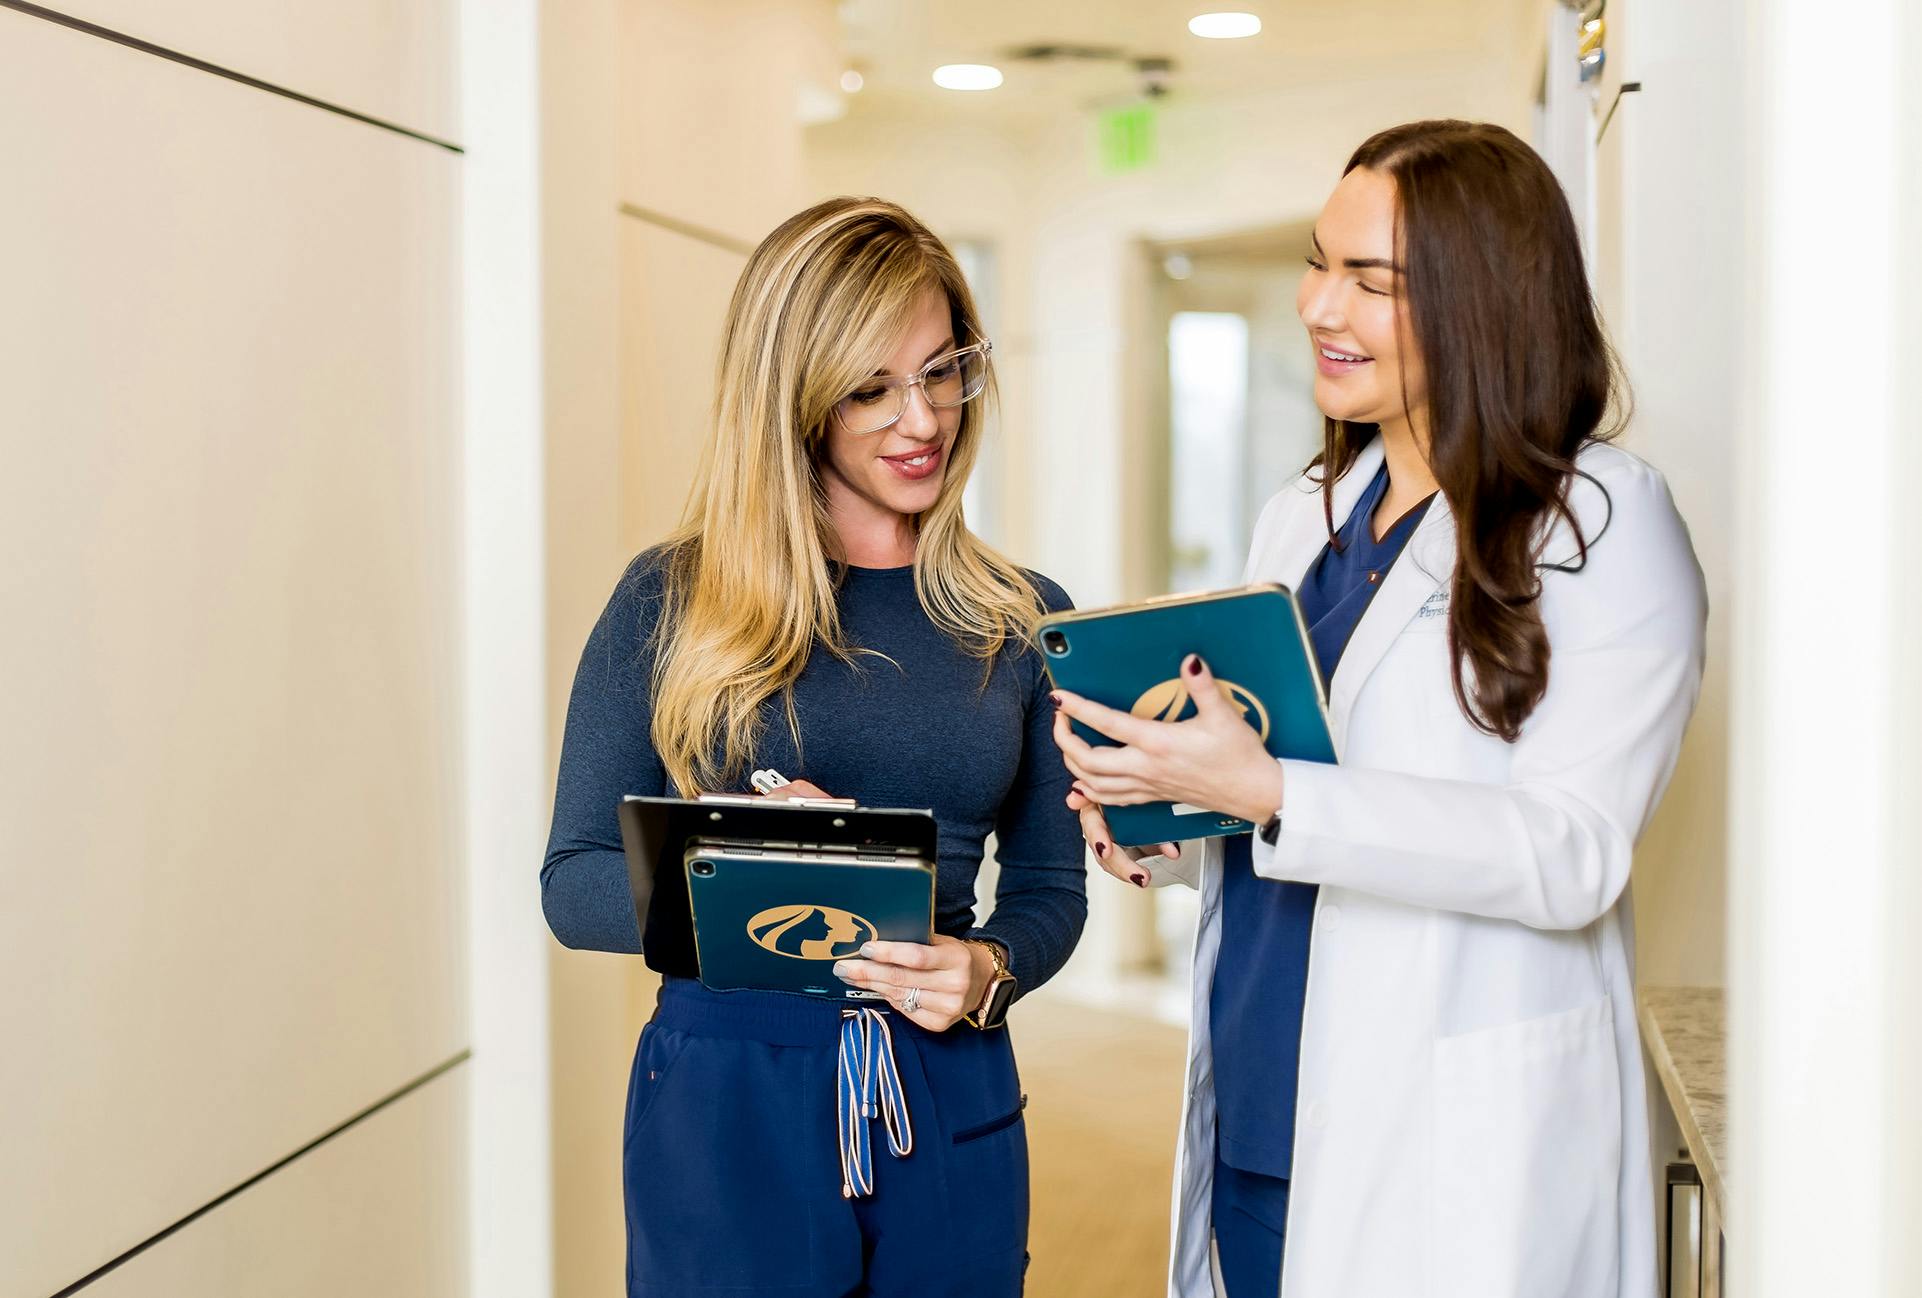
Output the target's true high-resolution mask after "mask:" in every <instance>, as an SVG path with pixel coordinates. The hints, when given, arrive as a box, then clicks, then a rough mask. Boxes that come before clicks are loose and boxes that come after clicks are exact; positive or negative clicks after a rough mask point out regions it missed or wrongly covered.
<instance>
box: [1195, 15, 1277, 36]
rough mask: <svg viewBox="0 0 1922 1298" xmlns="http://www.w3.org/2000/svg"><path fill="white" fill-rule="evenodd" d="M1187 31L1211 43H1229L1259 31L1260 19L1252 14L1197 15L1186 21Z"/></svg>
mask: <svg viewBox="0 0 1922 1298" xmlns="http://www.w3.org/2000/svg"><path fill="white" fill-rule="evenodd" d="M1188 30H1189V31H1191V32H1193V33H1194V34H1195V35H1197V36H1206V37H1207V38H1208V39H1209V40H1213V41H1231V40H1235V39H1237V38H1239V37H1242V36H1253V35H1255V34H1257V33H1258V32H1260V31H1261V19H1259V18H1257V17H1255V15H1253V14H1242V13H1220V14H1197V15H1196V16H1195V17H1193V18H1190V19H1189V20H1188Z"/></svg>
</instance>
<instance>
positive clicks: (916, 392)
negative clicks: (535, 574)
mask: <svg viewBox="0 0 1922 1298" xmlns="http://www.w3.org/2000/svg"><path fill="white" fill-rule="evenodd" d="M989 354H990V348H989V343H988V340H987V339H986V338H985V337H984V336H983V335H982V332H981V327H980V323H979V320H978V319H977V317H976V314H975V308H974V304H973V301H972V299H971V297H970V295H969V292H968V288H967V285H966V283H965V282H964V281H963V279H962V277H961V272H960V268H959V267H958V266H957V265H956V263H955V260H954V258H953V256H952V255H951V254H950V253H949V251H948V249H947V248H946V247H944V246H943V245H942V243H941V242H940V240H938V239H937V238H935V237H934V235H932V234H931V233H929V232H928V230H927V229H926V228H925V227H923V226H922V225H921V224H920V223H919V222H918V221H916V220H915V219H914V218H913V217H912V216H910V215H909V214H908V213H907V212H905V211H903V210H902V209H901V208H899V207H897V206H895V205H894V204H892V203H885V202H881V201H878V200H874V199H860V200H856V199H836V200H833V201H831V202H827V203H823V204H821V205H820V206H818V207H814V208H810V209H809V210H808V211H805V212H802V213H801V214H800V215H798V216H796V217H794V218H792V219H791V220H789V221H788V222H787V223H786V224H784V225H782V226H781V227H780V228H779V229H777V230H776V231H775V232H774V233H773V234H771V235H769V236H768V238H767V240H766V241H765V242H764V243H762V245H761V246H760V247H759V248H758V249H756V250H755V252H754V254H753V256H752V257H750V258H749V261H748V265H747V269H746V270H745V271H744V272H743V274H742V276H741V281H740V284H739V285H738V287H737V288H736V289H735V293H734V300H733V304H732V306H731V307H730V309H729V313H728V321H727V327H726V332H725V339H724V343H723V348H722V358H721V372H720V392H719V396H718V399H717V401H716V404H715V415H714V426H713V430H712V436H711V438H710V440H709V443H708V447H707V454H706V456H705V458H704V462H703V466H702V469H701V472H700V476H699V479H698V481H697V483H696V486H695V489H694V492H693V494H692V496H691V498H690V500H689V504H688V509H687V515H686V519H685V521H684V523H683V524H682V526H681V528H680V530H679V531H678V532H676V533H675V534H674V536H673V537H671V538H670V539H669V540H668V541H667V542H666V543H665V544H663V545H662V546H660V547H658V548H656V549H653V550H649V551H647V552H646V553H644V554H642V555H641V556H640V557H639V558H638V559H636V560H635V562H634V564H633V565H632V566H631V567H630V568H629V570H628V573H627V575H626V577H625V578H624V579H623V580H622V582H621V583H620V586H619V588H618V589H617V590H616V591H615V594H614V597H613V600H612V602H611V603H610V604H609V605H608V607H607V611H606V612H605V613H604V614H603V615H602V617H601V620H600V622H599V624H598V625H597V626H596V627H595V628H594V631H593V634H592V636H591V637H590V638H589V640H588V643H587V648H586V650H585V652H584V653H583V654H582V656H581V663H580V667H579V670H578V672H577V673H576V675H575V679H574V693H573V699H572V703H571V705H570V707H569V709H568V719H567V734H566V741H565V746H564V748H563V751H562V755H561V769H560V785H559V791H558V793H557V795H556V799H555V809H554V829H553V836H552V839H551V841H550V843H549V847H548V853H547V862H546V866H545V868H544V869H543V870H542V872H541V891H542V901H543V906H544V908H545V910H546V914H547V919H548V923H549V924H550V925H551V927H552V928H553V930H554V933H555V935H556V936H557V937H558V938H560V940H561V941H562V942H564V943H566V944H567V945H568V946H571V947H582V948H589V949H595V950H603V951H627V952H633V951H638V950H640V934H639V933H638V932H637V931H636V924H635V918H634V912H633V907H632V905H631V904H630V901H629V897H628V883H627V873H626V867H625V865H624V863H623V860H622V856H621V844H620V834H619V830H618V828H617V825H616V821H615V806H616V804H617V803H618V802H619V800H620V798H621V797H622V795H624V794H662V793H668V792H675V791H678V792H679V793H681V794H684V795H691V794H693V793H695V792H696V791H739V790H741V789H742V788H743V787H744V786H745V784H746V777H747V776H748V774H749V773H750V772H751V771H753V770H756V769H759V768H773V769H775V770H778V771H781V772H785V773H786V774H787V775H789V776H792V777H794V785H793V786H792V787H793V788H794V789H796V790H798V791H801V792H807V793H815V792H819V791H825V792H827V793H831V794H833V795H836V796H842V797H852V798H856V799H858V800H859V801H860V802H862V803H863V804H866V805H870V806H884V807H885V806H910V807H932V808H933V809H934V813H935V816H936V819H937V820H938V822H939V826H940V863H939V872H938V879H937V884H936V890H937V896H936V924H935V927H936V930H937V935H936V936H935V938H934V940H933V942H932V944H930V945H926V946H923V945H920V944H917V943H871V944H869V945H868V946H867V947H865V948H863V949H862V953H861V954H862V956H863V957H865V958H857V959H850V960H845V961H843V962H841V963H840V964H837V965H836V966H835V971H836V973H837V974H839V975H840V976H841V977H842V978H843V979H845V980H846V981H847V982H849V983H850V984H853V985H856V986H860V987H864V988H870V989H874V990H878V991H880V992H881V993H883V995H884V996H885V997H886V998H887V1001H886V1003H887V1005H888V1006H889V1009H888V1010H886V1011H884V1014H885V1018H886V1021H887V1022H888V1024H889V1028H890V1030H889V1031H886V1032H879V1031H877V1032H873V1033H865V1032H864V1033H863V1034H862V1035H861V1039H860V1040H858V1041H856V1042H853V1043H850V1044H851V1047H852V1048H857V1049H859V1048H866V1049H870V1050H878V1051H879V1055H880V1057H879V1058H877V1059H876V1061H875V1062H876V1064H877V1066H878V1068H879V1070H880V1073H881V1076H882V1081H883V1097H884V1099H886V1100H887V1101H889V1102H887V1103H884V1104H882V1105H881V1106H880V1108H881V1110H882V1112H881V1113H880V1114H879V1115H878V1116H877V1115H876V1114H875V1113H874V1112H872V1111H869V1112H867V1113H865V1114H863V1113H862V1112H861V1111H860V1110H859V1109H857V1110H856V1111H855V1113H854V1115H853V1116H852V1118H851V1119H850V1120H849V1121H848V1122H847V1123H845V1124H843V1122H842V1115H841V1113H840V1111H839V1107H838V1102H837V1083H838V1081H839V1078H840V1071H839V1069H840V1058H839V1055H840V1049H841V1045H842V1042H843V1030H844V1023H843V1019H842V1016H841V1009H840V1006H839V1005H838V1004H835V1003H830V1002H827V1001H824V1000H818V999H814V998H810V997H803V996H789V995H782V994H778V993H756V992H729V993H721V992H713V991H709V990H707V989H706V988H704V987H703V986H702V985H701V984H700V982H699V981H698V980H696V979H695V978H693V977H676V976H669V977H667V978H665V979H664V981H663V985H662V988H661V995H660V1000H659V1002H658V1006H657V1008H656V1010H655V1014H654V1018H653V1020H652V1021H651V1022H650V1023H649V1024H648V1025H647V1028H646V1030H645V1031H643V1033H642V1034H641V1039H640V1044H639V1047H638V1049H637V1050H636V1052H635V1058H634V1068H633V1074H632V1079H631V1081H630V1083H629V1090H628V1103H627V1120H626V1136H625V1148H624V1154H623V1158H624V1164H625V1172H626V1178H625V1179H626V1196H627V1222H628V1292H629V1294H630V1295H634V1296H635V1298H642V1296H645V1298H681V1296H682V1295H688V1296H690V1298H691V1296H693V1295H701V1294H709V1295H712V1294H718V1293H722V1292H725V1293H727V1294H729V1295H741V1296H744V1295H749V1294H760V1293H775V1292H778V1293H781V1294H784V1295H795V1296H797V1298H798V1296H800V1295H808V1294H821V1295H836V1296H838V1295H843V1294H849V1293H857V1292H858V1293H862V1294H871V1295H875V1298H888V1295H908V1294H913V1295H919V1296H923V1298H925V1296H932V1295H943V1294H955V1295H961V1294H966V1295H970V1296H971V1298H973V1296H978V1295H997V1294H1018V1293H1019V1292H1020V1291H1021V1286H1022V1273H1023V1270H1024V1268H1025V1265H1026V1252H1025V1248H1026V1239H1027V1215H1028V1188H1027V1180H1028V1167H1027V1138H1026V1134H1025V1132H1024V1130H1023V1126H1022V1122H1021V1108H1022V1096H1021V1092H1020V1084H1019V1080H1018V1078H1017V1076H1016V1073H1015V1065H1014V1055H1013V1051H1012V1048H1011V1046H1010V1044H1009V1041H1008V1034H1007V1033H1006V1032H1005V1031H1001V1030H998V1029H999V1020H1000V1015H1001V1014H1002V1013H1004V1012H1005V1006H1006V1004H1007V1001H1008V1000H1009V999H1010V996H1009V993H1010V992H1011V990H1013V988H1014V986H1016V985H1018V986H1019V988H1021V989H1024V990H1026V989H1032V988H1034V987H1036V986H1039V985H1040V984H1041V983H1043V982H1045V981H1046V980H1047V979H1048V977H1049V976H1050V975H1052V974H1053V973H1054V972H1055V971H1056V970H1057V969H1059V968H1060V967H1061V965H1062V963H1063V962H1064V961H1065V960H1066V959H1067V956H1068V953H1069V951H1070V950H1071V949H1072V948H1073V946H1074V944H1075V941H1076V939H1077V938H1078V937H1079V936H1080V932H1081V926H1082V922H1083V920H1084V918H1085V915H1086V900H1085V895H1084V891H1083V871H1082V861H1083V856H1082V845H1081V839H1080V834H1079V832H1078V829H1077V826H1076V823H1075V820H1074V818H1073V816H1072V815H1070V814H1069V813H1067V811H1066V810H1065V809H1064V806H1063V799H1064V798H1065V796H1066V794H1067V790H1068V776H1067V772H1066V770H1065V768H1064V767H1063V765H1062V762H1061V758H1060V755H1059V753H1058V752H1057V751H1056V750H1055V747H1054V744H1053V742H1052V741H1051V739H1050V738H1049V728H1050V726H1051V724H1052V720H1053V708H1052V707H1051V706H1050V705H1049V702H1048V697H1047V682H1046V678H1045V675H1044V673H1043V670H1042V666H1041V663H1040V662H1039V660H1038V658H1037V656H1036V655H1035V654H1034V653H1033V652H1032V651H1031V650H1030V649H1029V648H1028V647H1027V644H1026V636H1027V633H1028V631H1029V630H1030V629H1031V627H1032V625H1033V623H1034V620H1035V619H1036V618H1037V617H1038V616H1039V615H1040V614H1041V612H1042V611H1043V610H1044V609H1048V610H1053V609H1060V608H1065V607H1067V604H1068V601H1067V598H1066V596H1065V595H1063V594H1062V592H1061V590H1060V589H1059V588H1058V587H1057V586H1055V585H1054V584H1053V583H1052V582H1050V581H1048V580H1047V579H1046V578H1043V577H1039V576H1036V575H1034V574H1032V573H1028V572H1025V571H1023V570H1022V569H1020V568H1017V567H1016V566H1014V565H1013V564H1011V563H1010V562H1008V561H1007V560H1006V559H1004V558H1002V557H1001V556H999V555H998V554H996V553H994V552H993V551H992V550H990V549H989V548H988V547H987V546H985V545H983V544H982V543H981V541H980V540H979V539H977V538H976V537H975V536H974V535H973V534H972V533H970V532H969V531H968V529H967V526H966V523H965V522H964V520H963V518H962V512H961V492H962V488H963V486H964V485H965V483H966V481H967V476H968V470H969V468H970V467H971V466H972V465H973V463H974V459H975V456H976V453H977V451H978V449H979V443H980V438H981V427H982V413H983V407H984V406H985V404H986V401H987V398H988V396H989V394H990V390H991V382H990V380H991V374H990V371H989ZM990 833H994V834H997V835H998V842H999V850H998V852H997V857H998V860H999V863H1000V871H1001V873H1000V879H999V884H998V887H997V890H996V905H995V909H994V913H993V916H992V918H991V919H990V920H989V922H988V923H987V924H986V925H984V926H977V925H976V923H975V916H974V889H975V874H976V872H977V870H978V868H979V866H980V863H981V854H982V843H983V840H984V839H985V838H986V837H987V835H988V834H990ZM687 972H688V973H689V974H691V973H693V971H692V970H689V971H687ZM1011 979H1012V980H1013V981H1012V982H1010V980H1011ZM844 1132H845V1134H846V1135H847V1136H848V1137H849V1138H848V1139H846V1140H843V1138H842V1137H843V1134H844ZM882 1151H886V1152H882ZM890 1154H891V1155H892V1157H890V1156H889V1155H890Z"/></svg>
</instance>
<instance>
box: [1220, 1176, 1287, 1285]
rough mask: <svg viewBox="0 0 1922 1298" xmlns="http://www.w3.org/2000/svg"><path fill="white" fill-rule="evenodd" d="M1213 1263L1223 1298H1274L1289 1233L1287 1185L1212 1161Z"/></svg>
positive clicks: (1268, 1177) (1279, 1178) (1277, 1179)
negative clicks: (1220, 1284)
mask: <svg viewBox="0 0 1922 1298" xmlns="http://www.w3.org/2000/svg"><path fill="white" fill-rule="evenodd" d="M1212 1207H1213V1215H1214V1223H1215V1258H1216V1261H1217V1262H1218V1264H1219V1265H1220V1268H1221V1283H1222V1285H1223V1287H1224V1288H1226V1289H1227V1291H1228V1298H1275V1295H1276V1294H1277V1293H1279V1292H1280V1291H1281V1251H1282V1243H1283V1241H1284V1240H1285V1239H1286V1237H1287V1232H1288V1182H1287V1181H1286V1180H1284V1179H1283V1178H1281V1177H1278V1176H1263V1175H1261V1174H1260V1173H1259V1172H1244V1171H1242V1170H1241V1169H1240V1168H1237V1167H1230V1166H1228V1165H1227V1164H1226V1163H1224V1162H1222V1161H1221V1160H1220V1159H1219V1158H1217V1159H1215V1192H1214V1200H1213V1204H1212Z"/></svg>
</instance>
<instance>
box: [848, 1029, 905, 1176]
mask: <svg viewBox="0 0 1922 1298" xmlns="http://www.w3.org/2000/svg"><path fill="white" fill-rule="evenodd" d="M835 1092H836V1094H835V1099H836V1101H837V1103H836V1106H835V1107H836V1110H837V1116H838V1119H839V1124H840V1135H841V1197H842V1198H843V1199H860V1198H865V1197H866V1196H868V1195H870V1194H873V1193H874V1151H873V1145H872V1142H871V1141H870V1139H869V1136H868V1123H869V1122H870V1121H871V1120H872V1119H873V1118H874V1117H875V1116H876V1114H877V1113H878V1114H879V1116H880V1118H881V1120H882V1122H884V1123H885V1124H886V1125H887V1129H888V1148H889V1149H890V1150H891V1151H892V1152H893V1154H894V1156H895V1157H896V1158H906V1157H907V1156H908V1155H909V1154H910V1153H912V1152H913V1151H914V1124H913V1123H911V1122H910V1121H909V1120H908V1097H907V1093H906V1092H905V1091H903V1090H902V1089H901V1069H900V1067H899V1066H898V1065H897V1064H896V1063H895V1061H894V1033H893V1031H892V1030H891V1029H890V1028H889V1027H888V1019H887V1015H885V1014H883V1013H882V1012H881V1011H880V1010H877V1009H872V1008H861V1009H844V1010H842V1011H841V1068H840V1076H839V1078H838V1079H837V1081H836V1084H835Z"/></svg>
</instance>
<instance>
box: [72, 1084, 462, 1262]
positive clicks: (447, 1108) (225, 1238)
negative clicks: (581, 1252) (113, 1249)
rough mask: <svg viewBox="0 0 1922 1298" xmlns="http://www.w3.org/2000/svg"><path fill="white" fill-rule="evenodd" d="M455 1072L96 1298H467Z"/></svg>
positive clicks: (173, 1241) (191, 1232)
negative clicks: (456, 1187)
mask: <svg viewBox="0 0 1922 1298" xmlns="http://www.w3.org/2000/svg"><path fill="white" fill-rule="evenodd" d="M465 1073H466V1070H465V1069H464V1068H456V1069H455V1070H454V1071H452V1072H451V1073H447V1074H444V1075H442V1076H441V1077H438V1078H435V1079H434V1080H433V1081H431V1082H429V1083H427V1085H425V1086H423V1087H421V1089H420V1090H418V1091H415V1092H413V1093H412V1094H410V1095H407V1096H405V1097H403V1098H402V1099H399V1100H397V1101H395V1102H394V1103H393V1104H392V1105H391V1106H389V1107H388V1108H385V1109H382V1110H381V1111H380V1112H379V1113H376V1114H374V1115H373V1116H372V1117H370V1118H368V1119H367V1120H366V1121H364V1122H362V1123H360V1124H358V1125H357V1126H354V1127H352V1128H350V1129H348V1130H347V1131H344V1132H342V1133H341V1134H340V1135H338V1136H336V1137H334V1139H332V1140H330V1141H328V1142H327V1143H326V1144H324V1145H322V1146H321V1147H320V1148H318V1149H316V1150H313V1151H312V1152H311V1153H308V1154H305V1155H303V1156H302V1157H300V1158H298V1159H296V1160H295V1161H294V1162H292V1163H289V1164H288V1165H287V1166H286V1167H284V1168H282V1169H281V1170H280V1171H278V1172H276V1173H274V1174H273V1175H272V1176H270V1177H268V1178H267V1179H266V1180H264V1181H262V1182H260V1184H258V1185H255V1186H252V1187H250V1188H248V1189H247V1190H244V1191H242V1192H241V1193H240V1194H238V1195H236V1196H234V1198H232V1199H230V1200H228V1201H227V1202H226V1203H224V1204H222V1205H221V1206H220V1207H218V1208H216V1209H214V1210H213V1211H212V1212H210V1213H208V1214H207V1215H206V1216H205V1217H202V1218H201V1219H200V1220H198V1221H196V1222H193V1223H192V1224H191V1225H189V1226H187V1227H185V1228H183V1229H182V1230H181V1231H180V1233H179V1234H177V1235H172V1236H169V1237H168V1238H166V1239H164V1240H162V1241H161V1242H160V1243H158V1244H156V1245H154V1246H153V1247H152V1248H151V1249H149V1250H147V1251H146V1252H144V1253H142V1254H140V1255H139V1256H137V1257H134V1258H132V1259H130V1260H128V1261H127V1262H126V1263H125V1264H124V1265H122V1266H120V1267H117V1268H115V1269H114V1270H112V1271H109V1272H108V1273H107V1274H106V1275H105V1276H103V1277H101V1278H100V1279H99V1280H97V1281H95V1282H94V1283H93V1284H91V1285H89V1286H87V1288H86V1289H84V1290H83V1291H82V1292H83V1293H84V1294H86V1296H87V1298H269V1296H271V1298H460V1295H462V1294H464V1293H465V1292H466V1278H465V1269H464V1268H465V1258H464V1256H463V1247H464V1245H465V1239H464V1238H463V1234H462V1232H463V1229H464V1227H463V1224H462V1221H461V1207H462V1203H461V1198H460V1196H459V1195H455V1194H449V1193H448V1192H447V1187H448V1186H449V1185H452V1184H457V1183H458V1182H459V1180H460V1177H461V1175H462V1171H461V1168H462V1164H463V1162H464V1161H465V1155H464V1153H463V1151H462V1147H461V1133H462V1127H461V1115H462V1111H463V1106H464V1104H465V1102H466V1080H465Z"/></svg>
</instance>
